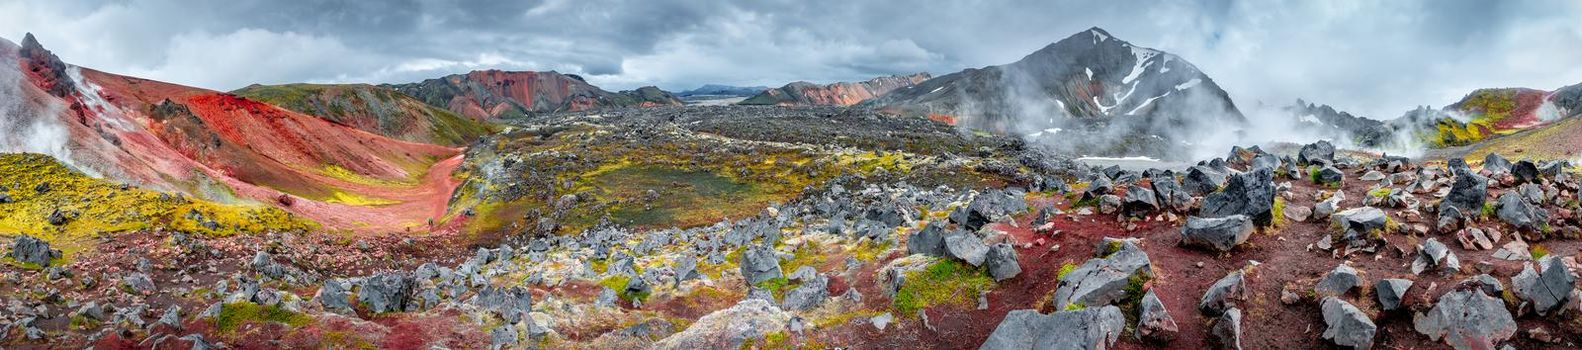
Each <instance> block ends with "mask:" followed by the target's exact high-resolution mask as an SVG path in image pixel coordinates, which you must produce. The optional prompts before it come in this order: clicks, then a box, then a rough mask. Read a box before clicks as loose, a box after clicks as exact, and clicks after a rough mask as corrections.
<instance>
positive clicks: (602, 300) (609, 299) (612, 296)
mask: <svg viewBox="0 0 1582 350" xmlns="http://www.w3.org/2000/svg"><path fill="white" fill-rule="evenodd" d="M619 300H621V297H620V295H619V294H616V292H615V290H614V289H610V287H603V288H601V289H599V296H598V298H597V299H594V301H593V306H597V307H613V306H615V302H616V301H619Z"/></svg>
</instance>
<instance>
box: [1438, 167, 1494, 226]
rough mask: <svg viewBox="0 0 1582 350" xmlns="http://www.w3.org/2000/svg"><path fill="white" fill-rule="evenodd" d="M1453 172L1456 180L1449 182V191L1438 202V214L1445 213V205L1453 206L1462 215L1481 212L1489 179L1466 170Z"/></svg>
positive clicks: (1487, 190) (1486, 195)
mask: <svg viewBox="0 0 1582 350" xmlns="http://www.w3.org/2000/svg"><path fill="white" fill-rule="evenodd" d="M1455 172H1456V180H1455V182H1453V183H1451V184H1450V193H1449V194H1447V195H1445V199H1444V200H1443V201H1440V202H1439V212H1440V215H1441V216H1443V215H1444V214H1445V208H1446V207H1455V208H1456V210H1457V211H1459V212H1460V213H1461V214H1463V215H1468V214H1477V213H1479V212H1482V211H1483V202H1484V200H1486V199H1487V198H1486V197H1488V193H1489V179H1488V178H1485V177H1483V176H1482V175H1478V174H1474V173H1472V172H1471V171H1468V170H1456V171H1455Z"/></svg>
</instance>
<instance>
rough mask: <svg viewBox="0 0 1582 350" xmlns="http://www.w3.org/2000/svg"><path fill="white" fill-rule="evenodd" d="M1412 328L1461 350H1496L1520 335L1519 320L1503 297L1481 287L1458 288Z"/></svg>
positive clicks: (1416, 317)
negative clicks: (1518, 329)
mask: <svg viewBox="0 0 1582 350" xmlns="http://www.w3.org/2000/svg"><path fill="white" fill-rule="evenodd" d="M1412 328H1413V329H1415V330H1417V332H1418V333H1422V334H1423V335H1427V336H1428V338H1429V339H1431V340H1435V341H1438V340H1441V339H1443V340H1444V341H1445V343H1446V344H1449V345H1450V346H1451V347H1453V348H1456V349H1459V350H1468V349H1493V348H1494V344H1498V343H1500V342H1502V341H1505V340H1506V339H1510V338H1511V336H1514V335H1516V320H1514V319H1512V318H1511V313H1510V311H1506V310H1505V303H1504V302H1502V301H1500V299H1499V298H1495V297H1491V296H1488V295H1487V294H1483V292H1482V291H1481V290H1479V289H1477V288H1458V289H1457V290H1454V291H1451V292H1449V293H1445V295H1443V296H1440V297H1439V303H1437V304H1434V308H1433V309H1432V310H1428V312H1427V313H1422V314H1417V315H1416V316H1414V317H1413V318H1412Z"/></svg>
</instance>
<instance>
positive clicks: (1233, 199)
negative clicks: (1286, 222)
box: [1198, 168, 1274, 226]
mask: <svg viewBox="0 0 1582 350" xmlns="http://www.w3.org/2000/svg"><path fill="white" fill-rule="evenodd" d="M1273 207H1274V175H1273V172H1272V171H1271V170H1269V169H1268V168H1259V169H1254V170H1252V171H1248V172H1245V173H1241V174H1236V175H1235V176H1231V177H1230V180H1228V181H1227V182H1226V183H1225V188H1224V189H1222V190H1220V191H1219V192H1215V193H1212V194H1209V195H1208V196H1206V197H1203V208H1202V210H1200V211H1199V214H1198V215H1200V216H1203V217H1209V218H1219V217H1226V216H1231V215H1238V214H1239V215H1246V216H1247V217H1249V218H1252V221H1253V224H1256V225H1258V226H1268V225H1269V224H1271V223H1272V222H1273V218H1274V216H1273V215H1272V214H1271V211H1272V210H1273Z"/></svg>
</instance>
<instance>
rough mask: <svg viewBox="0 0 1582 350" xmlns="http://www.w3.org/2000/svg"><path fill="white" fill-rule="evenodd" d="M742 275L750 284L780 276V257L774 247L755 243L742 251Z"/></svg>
mask: <svg viewBox="0 0 1582 350" xmlns="http://www.w3.org/2000/svg"><path fill="white" fill-rule="evenodd" d="M741 265H742V266H741V269H742V277H743V278H745V279H746V280H747V284H748V285H756V284H758V283H759V282H763V281H767V280H771V279H775V278H780V277H781V276H782V272H781V270H780V257H779V256H778V255H775V251H774V247H770V246H764V245H754V246H752V247H749V248H747V250H746V251H744V252H742V262H741Z"/></svg>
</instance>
